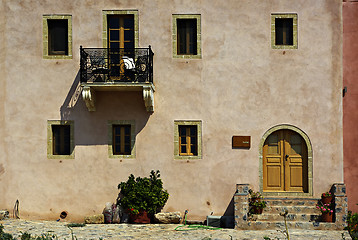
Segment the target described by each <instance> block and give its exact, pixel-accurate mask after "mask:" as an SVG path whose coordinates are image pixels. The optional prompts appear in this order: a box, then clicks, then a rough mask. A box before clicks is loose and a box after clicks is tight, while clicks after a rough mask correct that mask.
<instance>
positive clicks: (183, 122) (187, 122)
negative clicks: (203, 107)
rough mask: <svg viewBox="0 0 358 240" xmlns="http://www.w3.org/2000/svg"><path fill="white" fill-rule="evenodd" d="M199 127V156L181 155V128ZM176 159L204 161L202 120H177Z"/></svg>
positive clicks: (175, 135) (175, 132) (175, 124)
mask: <svg viewBox="0 0 358 240" xmlns="http://www.w3.org/2000/svg"><path fill="white" fill-rule="evenodd" d="M183 125H184V126H197V140H198V155H196V156H180V155H179V126H183ZM174 159H202V121H201V120H175V121H174Z"/></svg>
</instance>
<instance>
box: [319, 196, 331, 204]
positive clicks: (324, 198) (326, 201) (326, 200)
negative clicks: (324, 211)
mask: <svg viewBox="0 0 358 240" xmlns="http://www.w3.org/2000/svg"><path fill="white" fill-rule="evenodd" d="M332 200H333V196H329V197H322V200H321V202H322V203H323V204H325V203H331V202H332Z"/></svg>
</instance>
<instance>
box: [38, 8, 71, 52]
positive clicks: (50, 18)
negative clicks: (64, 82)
mask: <svg viewBox="0 0 358 240" xmlns="http://www.w3.org/2000/svg"><path fill="white" fill-rule="evenodd" d="M42 20H43V21H42V25H43V37H42V39H43V58H45V59H72V16H71V15H57V14H50V15H44V16H43V17H42Z"/></svg>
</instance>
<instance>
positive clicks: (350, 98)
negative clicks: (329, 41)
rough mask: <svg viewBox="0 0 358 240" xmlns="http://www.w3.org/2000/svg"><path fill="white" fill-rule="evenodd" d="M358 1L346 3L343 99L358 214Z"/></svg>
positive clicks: (351, 193) (347, 160)
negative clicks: (357, 153) (344, 88)
mask: <svg viewBox="0 0 358 240" xmlns="http://www.w3.org/2000/svg"><path fill="white" fill-rule="evenodd" d="M357 16H358V2H356V1H349V0H347V1H344V2H343V85H344V87H347V92H346V93H345V94H344V98H343V126H344V128H343V135H344V180H345V182H346V185H347V195H348V206H349V209H350V210H352V211H354V212H358V205H356V204H357V203H358V186H357V182H358V174H357V172H358V161H357V158H356V156H355V150H356V149H357V147H358V146H357V141H358V128H357V121H358V112H357V105H358V77H357V76H358V69H357V64H358V44H357V38H358V17H357Z"/></svg>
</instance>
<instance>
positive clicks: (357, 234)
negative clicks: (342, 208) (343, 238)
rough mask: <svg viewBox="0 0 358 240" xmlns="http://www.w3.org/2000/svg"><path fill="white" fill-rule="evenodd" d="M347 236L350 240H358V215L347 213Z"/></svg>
mask: <svg viewBox="0 0 358 240" xmlns="http://www.w3.org/2000/svg"><path fill="white" fill-rule="evenodd" d="M345 229H346V230H348V232H349V235H351V237H352V240H358V213H353V214H352V211H348V215H347V227H346V228H345Z"/></svg>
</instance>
